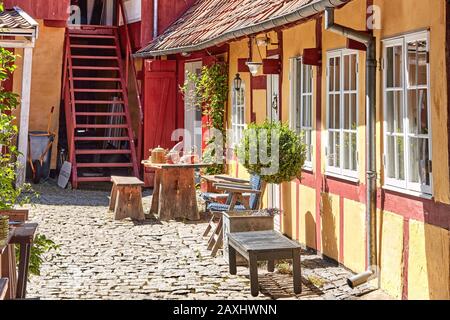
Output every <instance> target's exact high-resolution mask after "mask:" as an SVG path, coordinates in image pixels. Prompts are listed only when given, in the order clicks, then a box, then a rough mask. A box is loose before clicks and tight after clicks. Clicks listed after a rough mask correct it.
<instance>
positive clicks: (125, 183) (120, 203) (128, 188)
mask: <svg viewBox="0 0 450 320" xmlns="http://www.w3.org/2000/svg"><path fill="white" fill-rule="evenodd" d="M111 181H112V183H113V187H112V190H111V200H110V203H109V210H110V211H114V215H115V219H116V220H123V219H126V218H131V219H133V220H138V221H143V220H145V214H144V208H143V206H142V186H144V182H143V181H141V180H139V179H138V178H135V177H116V176H113V177H111Z"/></svg>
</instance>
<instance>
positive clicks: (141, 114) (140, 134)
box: [118, 0, 144, 162]
mask: <svg viewBox="0 0 450 320" xmlns="http://www.w3.org/2000/svg"><path fill="white" fill-rule="evenodd" d="M118 2H119V8H120V12H121V16H122V20H123V24H124V28H125V34H126V35H125V38H126V58H125V59H126V64H125V65H126V67H125V77H126V78H125V81H126V84H127V90H128V79H129V71H130V67H131V72H132V75H133V82H134V86H135V88H136V95H137V101H138V107H139V126H138V131H139V132H138V145H137V149H138V150H137V159H138V161H139V162H140V161H141V160H142V139H143V124H144V112H143V109H142V100H141V94H140V88H139V84H138V81H137V71H136V66H135V65H134V60H133V50H132V47H131V41H130V30H129V28H128V23H127V17H126V14H125V6H124V4H123V0H119V1H118Z"/></svg>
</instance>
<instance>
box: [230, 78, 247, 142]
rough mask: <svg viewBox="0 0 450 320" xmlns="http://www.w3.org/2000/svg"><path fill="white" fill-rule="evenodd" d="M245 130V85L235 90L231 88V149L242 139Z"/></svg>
mask: <svg viewBox="0 0 450 320" xmlns="http://www.w3.org/2000/svg"><path fill="white" fill-rule="evenodd" d="M244 129H245V84H244V82H243V81H242V84H241V88H240V89H239V90H236V88H235V87H234V86H233V99H232V106H231V131H232V133H233V138H232V147H233V148H234V147H235V146H236V145H237V144H238V143H239V142H240V141H241V139H242V133H243V132H244Z"/></svg>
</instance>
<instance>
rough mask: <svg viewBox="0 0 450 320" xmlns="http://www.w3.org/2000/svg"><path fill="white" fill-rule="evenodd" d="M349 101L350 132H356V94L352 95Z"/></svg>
mask: <svg viewBox="0 0 450 320" xmlns="http://www.w3.org/2000/svg"><path fill="white" fill-rule="evenodd" d="M350 98H351V99H350V101H351V103H352V104H351V106H352V107H351V109H350V111H351V126H352V130H356V128H357V126H358V121H357V117H358V108H357V107H358V103H357V101H356V100H357V98H358V96H357V94H356V93H352V94H351V95H350Z"/></svg>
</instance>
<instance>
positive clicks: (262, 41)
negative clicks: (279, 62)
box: [256, 36, 270, 47]
mask: <svg viewBox="0 0 450 320" xmlns="http://www.w3.org/2000/svg"><path fill="white" fill-rule="evenodd" d="M256 44H257V45H258V46H259V47H267V46H268V45H269V44H270V38H269V37H267V36H264V37H258V38H256Z"/></svg>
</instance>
